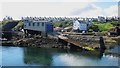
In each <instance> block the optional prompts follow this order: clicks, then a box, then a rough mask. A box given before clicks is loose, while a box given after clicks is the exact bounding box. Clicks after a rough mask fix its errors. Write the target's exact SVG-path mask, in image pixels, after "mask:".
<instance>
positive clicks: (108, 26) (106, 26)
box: [93, 22, 115, 33]
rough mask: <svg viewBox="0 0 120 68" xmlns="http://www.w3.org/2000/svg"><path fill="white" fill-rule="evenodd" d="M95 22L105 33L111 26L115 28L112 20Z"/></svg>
mask: <svg viewBox="0 0 120 68" xmlns="http://www.w3.org/2000/svg"><path fill="white" fill-rule="evenodd" d="M93 24H94V25H97V26H98V28H99V30H100V32H103V33H105V32H107V31H109V30H110V29H111V28H115V26H114V25H113V24H111V23H110V22H107V23H96V22H94V23H93Z"/></svg>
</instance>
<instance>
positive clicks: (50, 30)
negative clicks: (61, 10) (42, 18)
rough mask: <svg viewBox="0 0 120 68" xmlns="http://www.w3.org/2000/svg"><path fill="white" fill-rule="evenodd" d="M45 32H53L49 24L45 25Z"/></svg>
mask: <svg viewBox="0 0 120 68" xmlns="http://www.w3.org/2000/svg"><path fill="white" fill-rule="evenodd" d="M46 32H47V33H50V32H53V25H52V24H51V23H49V24H46Z"/></svg>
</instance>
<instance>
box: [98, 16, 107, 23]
mask: <svg viewBox="0 0 120 68" xmlns="http://www.w3.org/2000/svg"><path fill="white" fill-rule="evenodd" d="M98 22H106V19H105V17H102V16H98Z"/></svg>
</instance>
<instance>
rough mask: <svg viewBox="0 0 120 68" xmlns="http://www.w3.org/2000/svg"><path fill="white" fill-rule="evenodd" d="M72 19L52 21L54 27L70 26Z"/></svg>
mask: <svg viewBox="0 0 120 68" xmlns="http://www.w3.org/2000/svg"><path fill="white" fill-rule="evenodd" d="M72 23H73V22H72V21H71V20H67V21H59V22H53V25H54V26H55V27H63V28H65V27H71V26H72Z"/></svg>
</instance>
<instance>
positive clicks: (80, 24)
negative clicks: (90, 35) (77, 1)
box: [73, 19, 92, 31]
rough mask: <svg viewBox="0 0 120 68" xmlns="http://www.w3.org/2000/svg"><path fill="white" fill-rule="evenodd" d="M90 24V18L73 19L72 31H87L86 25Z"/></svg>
mask: <svg viewBox="0 0 120 68" xmlns="http://www.w3.org/2000/svg"><path fill="white" fill-rule="evenodd" d="M91 25H92V21H91V20H90V19H78V20H75V21H73V30H74V31H87V30H88V27H90V26H91Z"/></svg>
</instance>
